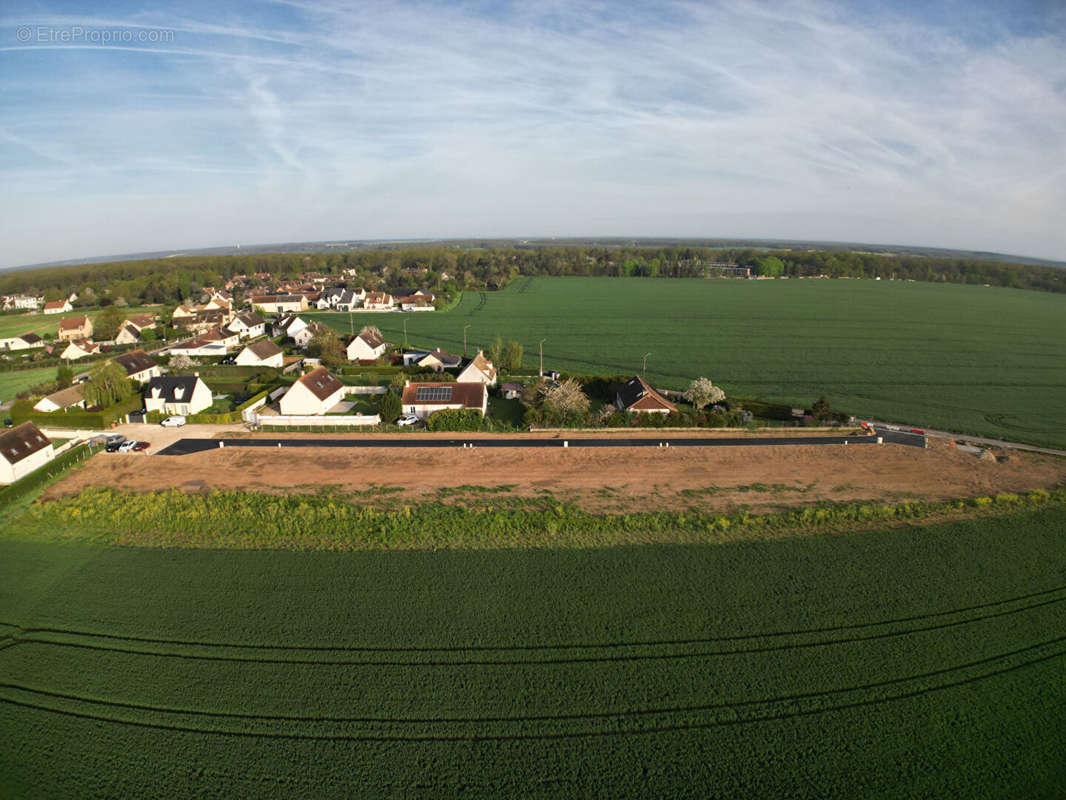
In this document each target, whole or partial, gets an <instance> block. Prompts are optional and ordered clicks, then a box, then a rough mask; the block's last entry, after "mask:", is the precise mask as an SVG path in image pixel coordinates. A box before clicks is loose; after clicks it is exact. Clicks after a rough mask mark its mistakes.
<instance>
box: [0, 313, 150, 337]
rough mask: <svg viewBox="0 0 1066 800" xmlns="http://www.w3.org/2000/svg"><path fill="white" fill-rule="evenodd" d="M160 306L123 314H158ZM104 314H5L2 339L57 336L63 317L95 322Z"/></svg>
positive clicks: (0, 328)
mask: <svg viewBox="0 0 1066 800" xmlns="http://www.w3.org/2000/svg"><path fill="white" fill-rule="evenodd" d="M160 310H161V307H160V306H129V307H127V308H123V309H122V312H123V314H127V315H130V314H141V313H146V314H157V313H159V311H160ZM103 312H104V309H103V308H87V309H81V308H76V309H74V310H73V311H68V312H66V313H65V314H4V315H0V339H5V338H9V337H12V336H21V335H22V334H24V333H36V334H37V335H38V336H45V335H47V334H50V335H52V336H55V334H56V331H58V330H59V320H61V319H63V317H82V316H87V317H89V319H93V320H95V319H96V317H98V316H99V315H100V314H102V313H103Z"/></svg>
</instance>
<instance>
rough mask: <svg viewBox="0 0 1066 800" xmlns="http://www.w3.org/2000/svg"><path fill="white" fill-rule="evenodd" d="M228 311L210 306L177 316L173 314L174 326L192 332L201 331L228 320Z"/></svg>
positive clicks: (225, 322) (215, 326)
mask: <svg viewBox="0 0 1066 800" xmlns="http://www.w3.org/2000/svg"><path fill="white" fill-rule="evenodd" d="M229 320H230V316H229V312H228V311H226V310H224V309H218V308H211V309H207V310H199V309H198V310H195V311H193V313H192V314H188V315H183V316H181V317H179V316H178V315H177V312H175V314H174V327H175V328H181V329H182V330H185V331H192V332H194V333H203V332H204V331H207V330H210V329H211V328H217V327H220V326H222V325H225V324H227V323H228V322H229Z"/></svg>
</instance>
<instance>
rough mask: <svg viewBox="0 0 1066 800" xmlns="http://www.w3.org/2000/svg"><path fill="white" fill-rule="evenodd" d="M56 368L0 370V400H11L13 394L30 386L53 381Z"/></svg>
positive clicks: (13, 396)
mask: <svg viewBox="0 0 1066 800" xmlns="http://www.w3.org/2000/svg"><path fill="white" fill-rule="evenodd" d="M57 369H58V368H57V367H41V368H39V369H21V370H13V371H11V372H0V402H6V401H8V400H13V399H14V398H15V395H17V394H18V393H19V392H24V391H26V390H27V389H29V388H30V387H31V386H37V385H38V384H41V383H48V382H49V381H54V380H55V379H56V372H57Z"/></svg>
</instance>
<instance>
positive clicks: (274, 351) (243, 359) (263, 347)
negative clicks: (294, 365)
mask: <svg viewBox="0 0 1066 800" xmlns="http://www.w3.org/2000/svg"><path fill="white" fill-rule="evenodd" d="M236 363H237V365H238V366H241V367H278V368H280V367H281V366H282V365H283V364H284V363H285V357H284V354H283V353H282V351H281V348H280V347H278V346H277V345H276V344H274V343H273V342H272V341H270V340H269V339H263V340H262V341H260V342H252V343H251V344H250V345H248V346H247V347H245V348H244V349H243V350H241V352H240V353H238V354H237V361H236Z"/></svg>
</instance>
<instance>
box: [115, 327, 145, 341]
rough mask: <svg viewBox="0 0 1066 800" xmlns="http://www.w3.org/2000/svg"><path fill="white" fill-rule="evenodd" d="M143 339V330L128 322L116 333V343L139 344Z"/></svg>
mask: <svg viewBox="0 0 1066 800" xmlns="http://www.w3.org/2000/svg"><path fill="white" fill-rule="evenodd" d="M140 340H141V332H140V331H139V330H138V329H137V328H135V327H133V326H132V325H130V324H128V323H126V324H124V325H123V326H122V327H121V328H119V331H118V333H116V334H115V344H137V342H139V341H140Z"/></svg>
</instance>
